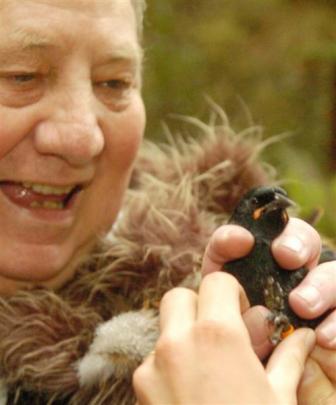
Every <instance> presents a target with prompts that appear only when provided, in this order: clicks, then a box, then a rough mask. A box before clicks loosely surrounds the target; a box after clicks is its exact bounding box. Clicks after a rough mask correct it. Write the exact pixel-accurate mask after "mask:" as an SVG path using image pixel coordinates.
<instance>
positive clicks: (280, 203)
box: [264, 194, 296, 213]
mask: <svg viewBox="0 0 336 405" xmlns="http://www.w3.org/2000/svg"><path fill="white" fill-rule="evenodd" d="M295 206H296V204H295V202H294V201H292V200H291V199H289V198H288V197H286V196H284V195H283V194H276V195H275V198H274V200H273V201H271V202H270V203H269V204H267V205H266V206H265V207H264V212H265V213H268V212H271V211H274V210H278V209H282V210H285V209H286V208H288V207H295Z"/></svg>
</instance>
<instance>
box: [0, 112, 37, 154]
mask: <svg viewBox="0 0 336 405" xmlns="http://www.w3.org/2000/svg"><path fill="white" fill-rule="evenodd" d="M34 122H35V116H34V114H33V113H32V112H30V111H28V109H27V111H22V110H15V109H10V108H6V107H2V106H0V159H1V158H2V157H4V156H5V155H6V154H7V153H8V152H9V151H10V150H11V149H13V148H14V147H15V146H16V145H17V144H18V143H20V141H21V140H22V139H23V138H24V137H25V136H26V135H27V134H29V133H30V131H31V130H32V128H33V127H34Z"/></svg>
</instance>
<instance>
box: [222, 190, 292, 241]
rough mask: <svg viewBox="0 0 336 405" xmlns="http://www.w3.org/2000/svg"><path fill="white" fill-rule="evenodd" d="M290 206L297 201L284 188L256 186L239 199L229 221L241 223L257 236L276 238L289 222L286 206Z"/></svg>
mask: <svg viewBox="0 0 336 405" xmlns="http://www.w3.org/2000/svg"><path fill="white" fill-rule="evenodd" d="M290 206H295V203H294V202H293V201H291V200H290V199H289V198H288V196H287V193H286V191H285V190H283V189H282V188H280V187H272V186H261V187H256V188H253V189H252V190H250V191H248V192H247V193H246V194H245V195H244V196H243V198H242V199H241V200H240V201H239V203H238V205H237V206H236V208H235V209H234V211H233V214H232V216H231V218H230V220H229V223H233V224H237V225H241V226H243V227H244V228H246V229H248V230H249V231H250V232H252V234H253V235H255V236H259V237H266V238H269V239H274V238H275V237H276V236H277V235H279V234H280V233H281V232H282V230H283V229H284V228H285V226H286V224H287V222H288V214H287V211H286V208H288V207H290Z"/></svg>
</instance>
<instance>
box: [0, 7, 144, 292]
mask: <svg viewBox="0 0 336 405" xmlns="http://www.w3.org/2000/svg"><path fill="white" fill-rule="evenodd" d="M136 35H137V34H136V21H135V16H134V10H133V8H132V6H131V3H130V0H113V1H111V0H101V1H99V2H96V1H95V2H92V0H72V1H71V2H69V1H68V0H66V1H65V0H0V246H1V252H0V294H7V293H11V292H12V291H14V290H15V289H16V288H18V287H24V288H29V287H31V286H34V285H45V286H48V287H52V288H56V287H59V286H60V285H62V284H63V283H64V282H65V281H66V280H68V279H69V278H71V277H72V275H73V271H74V268H75V265H76V264H77V263H78V261H79V260H80V258H81V257H82V256H83V254H84V253H85V252H87V251H88V249H89V248H90V247H91V245H92V244H93V243H94V241H95V239H96V237H97V236H99V235H100V234H101V233H102V232H104V231H106V230H107V229H108V228H109V227H110V226H111V224H112V223H113V221H114V220H115V218H116V215H117V213H118V211H119V209H120V205H121V203H122V197H123V195H124V192H125V189H126V188H127V185H128V181H129V177H130V173H131V169H132V166H133V162H134V158H135V155H136V152H137V149H138V147H139V143H140V141H141V138H142V134H143V129H144V123H145V113H144V108H143V103H142V99H141V95H140V70H141V69H140V65H141V52H140V49H139V45H138V40H137V36H136Z"/></svg>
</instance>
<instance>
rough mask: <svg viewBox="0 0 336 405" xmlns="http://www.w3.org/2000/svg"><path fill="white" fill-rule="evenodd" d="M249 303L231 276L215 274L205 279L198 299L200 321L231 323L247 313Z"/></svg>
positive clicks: (221, 273)
mask: <svg viewBox="0 0 336 405" xmlns="http://www.w3.org/2000/svg"><path fill="white" fill-rule="evenodd" d="M248 307H249V302H248V299H247V297H246V294H245V292H244V290H243V289H242V287H241V286H240V284H239V283H238V281H237V280H236V279H235V278H234V277H233V276H231V275H230V274H227V273H224V272H215V273H212V274H208V275H207V276H206V277H204V279H203V281H202V283H201V286H200V289H199V298H198V315H197V318H198V319H199V320H203V319H208V320H214V321H219V322H231V321H233V318H234V317H237V315H239V317H238V318H239V319H240V320H241V319H242V318H241V313H242V312H244V311H246V310H247V308H248Z"/></svg>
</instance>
